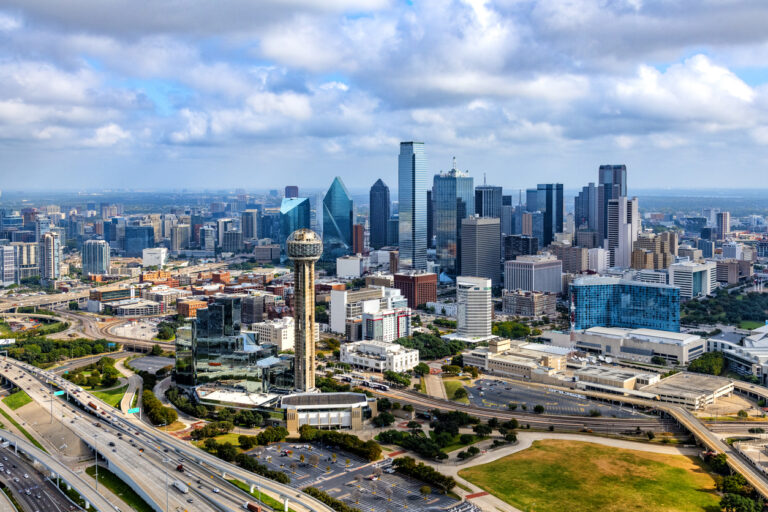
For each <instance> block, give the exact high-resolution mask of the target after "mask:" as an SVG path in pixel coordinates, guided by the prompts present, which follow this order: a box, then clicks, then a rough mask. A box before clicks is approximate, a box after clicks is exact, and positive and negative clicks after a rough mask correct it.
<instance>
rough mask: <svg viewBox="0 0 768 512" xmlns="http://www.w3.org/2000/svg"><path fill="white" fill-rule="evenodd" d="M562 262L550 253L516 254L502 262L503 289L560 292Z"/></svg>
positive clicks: (561, 287)
mask: <svg viewBox="0 0 768 512" xmlns="http://www.w3.org/2000/svg"><path fill="white" fill-rule="evenodd" d="M562 276H563V262H562V261H560V260H558V259H557V258H555V257H554V256H552V255H551V254H539V255H531V256H518V257H517V259H515V260H509V261H507V262H506V263H504V289H505V290H526V291H534V292H551V293H562V291H563V280H562Z"/></svg>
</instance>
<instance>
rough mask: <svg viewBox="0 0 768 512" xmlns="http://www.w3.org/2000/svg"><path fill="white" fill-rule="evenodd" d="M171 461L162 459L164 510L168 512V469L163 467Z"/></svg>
mask: <svg viewBox="0 0 768 512" xmlns="http://www.w3.org/2000/svg"><path fill="white" fill-rule="evenodd" d="M170 460H171V459H167V458H164V459H163V469H164V470H165V471H164V473H165V510H166V512H168V510H169V509H168V468H167V467H166V466H165V464H166V463H167V462H169V461H170Z"/></svg>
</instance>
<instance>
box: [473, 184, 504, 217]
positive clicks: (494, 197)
mask: <svg viewBox="0 0 768 512" xmlns="http://www.w3.org/2000/svg"><path fill="white" fill-rule="evenodd" d="M475 213H476V214H477V215H479V216H480V217H495V218H497V219H500V218H501V187H497V186H494V185H480V186H478V187H477V188H475Z"/></svg>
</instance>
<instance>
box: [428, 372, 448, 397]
mask: <svg viewBox="0 0 768 512" xmlns="http://www.w3.org/2000/svg"><path fill="white" fill-rule="evenodd" d="M424 385H425V387H426V388H427V394H428V395H429V396H432V397H435V398H442V399H443V400H448V395H446V394H445V386H443V379H441V378H440V376H439V375H425V376H424Z"/></svg>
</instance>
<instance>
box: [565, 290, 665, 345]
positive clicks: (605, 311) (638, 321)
mask: <svg viewBox="0 0 768 512" xmlns="http://www.w3.org/2000/svg"><path fill="white" fill-rule="evenodd" d="M570 296H571V322H572V324H573V328H574V329H576V330H584V329H589V328H591V327H623V328H626V329H657V330H660V331H671V332H680V289H679V288H677V287H676V286H669V285H666V284H656V283H643V282H639V281H628V280H624V279H618V278H614V277H583V278H580V279H576V280H574V281H573V283H572V284H571V287H570Z"/></svg>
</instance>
